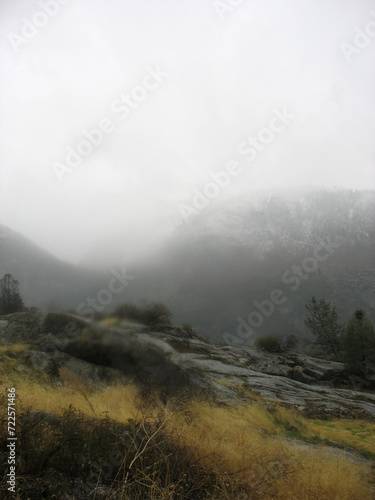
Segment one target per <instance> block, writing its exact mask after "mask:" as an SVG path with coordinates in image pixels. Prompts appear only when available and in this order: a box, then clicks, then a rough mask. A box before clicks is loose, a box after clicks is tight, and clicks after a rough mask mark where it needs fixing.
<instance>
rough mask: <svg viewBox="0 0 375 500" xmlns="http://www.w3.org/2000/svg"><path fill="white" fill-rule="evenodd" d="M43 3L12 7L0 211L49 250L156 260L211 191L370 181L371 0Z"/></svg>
mask: <svg viewBox="0 0 375 500" xmlns="http://www.w3.org/2000/svg"><path fill="white" fill-rule="evenodd" d="M47 4H48V2H46V1H43V0H41V1H39V2H36V1H32V2H30V1H26V0H25V1H21V0H12V1H11V2H10V1H9V2H2V5H1V21H0V29H1V32H2V40H1V57H2V61H3V64H2V67H1V73H2V74H1V76H2V78H1V81H2V83H1V90H2V92H1V107H2V113H1V118H0V119H1V130H2V139H3V140H2V147H1V152H0V160H1V164H2V173H1V200H2V201H1V221H2V223H3V224H4V225H6V226H8V227H10V228H12V229H14V230H15V231H18V232H20V233H22V234H23V235H25V236H26V237H28V238H30V239H31V240H32V241H34V242H35V243H37V244H38V245H40V246H41V247H42V248H44V249H46V250H48V251H49V252H50V253H52V254H53V255H55V256H57V257H59V258H61V259H63V260H66V261H68V262H70V263H75V264H78V263H81V264H82V263H83V264H84V263H85V256H86V255H87V254H93V253H94V252H95V251H97V254H98V255H97V259H96V265H99V266H102V267H103V268H104V267H105V266H106V265H107V264H108V260H110V259H111V258H112V254H113V246H114V244H115V242H117V243H116V244H118V246H119V248H122V249H123V250H122V259H123V261H126V262H133V261H134V260H137V259H141V258H142V259H143V260H144V259H146V260H147V259H151V257H153V256H154V255H155V254H156V252H157V251H159V250H160V249H161V248H163V245H165V244H166V243H167V242H168V238H170V236H171V235H172V234H173V231H174V230H175V228H176V226H179V225H180V224H184V223H186V222H188V223H189V224H190V223H191V221H192V220H194V217H196V216H197V213H196V207H195V205H194V199H195V197H196V196H197V191H199V192H200V193H204V190H205V189H206V190H207V192H208V193H211V194H214V196H212V197H211V198H210V199H209V210H210V211H213V212H215V211H220V210H221V209H222V208H223V207H224V208H225V207H228V206H231V204H233V200H238V199H248V198H249V197H252V196H253V193H254V192H258V191H263V192H264V191H268V192H278V191H280V190H285V189H289V190H290V189H294V190H296V189H297V190H298V189H300V188H302V187H305V188H306V187H307V188H309V189H311V188H325V189H338V188H347V189H357V190H360V189H374V187H375V178H374V142H373V137H374V132H375V130H374V129H375V124H374V120H373V116H374V111H375V97H374V92H373V89H374V76H375V66H374V65H373V61H374V56H375V40H374V38H375V37H374V23H375V3H374V2H373V1H348V0H345V1H343V0H337V1H335V0H332V1H330V2H326V1H323V0H321V1H315V2H312V1H310V0H301V1H299V2H294V1H292V0H287V1H284V2H278V1H276V0H269V1H260V0H252V1H251V2H250V1H248V2H247V1H243V2H229V1H227V2H215V1H206V2H198V1H195V2H192V1H187V0H186V1H185V0H182V1H180V2H178V3H176V2H171V1H167V0H162V1H160V2H151V0H143V1H141V2H137V3H134V2H130V1H125V2H124V1H119V0H114V1H111V2H105V1H104V0H79V1H75V2H68V1H67V2H52V3H51V5H52V7H51V6H50V7H48V6H46V5H47ZM232 4H233V5H232ZM234 4H237V5H236V6H234ZM48 5H49V4H48ZM48 9H49V10H48ZM363 30H366V31H363ZM366 32H367V33H368V35H366ZM359 33H362V35H361V34H359ZM361 37H362V38H361ZM280 117H281V118H280ZM283 117H284V118H283ZM272 127H274V130H273V128H272ZM265 129H267V130H265ZM254 141H255V142H254ZM228 165H229V170H230V172H229V171H228ZM231 169H232V170H231ZM223 171H225V172H226V173H227V174H226V177H225V176H224V177H223V176H222V184H223V187H221V186H219V188H209V187H208V188H207V185H208V184H210V183H212V182H213V176H215V175H216V176H217V175H219V176H220V174H219V173H220V172H223ZM228 172H229V173H228ZM233 172H236V173H233ZM228 176H229V177H228ZM228 179H229V181H228ZM216 185H217V182H216ZM210 189H211V191H210ZM186 206H187V207H190V209H193V211H192V212H190V213H189V217H188V219H189V220H188V221H187V218H186V217H185V214H186ZM184 207H185V208H184ZM198 212H199V214H200V213H201V210H200V209H199V210H198ZM198 216H199V215H198Z"/></svg>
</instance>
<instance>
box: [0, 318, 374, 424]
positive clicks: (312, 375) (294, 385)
mask: <svg viewBox="0 0 375 500" xmlns="http://www.w3.org/2000/svg"><path fill="white" fill-rule="evenodd" d="M74 321H76V322H77V329H75V330H74V329H73V330H72V329H71V323H72V322H74ZM66 324H70V330H69V331H70V332H71V331H74V332H75V333H74V334H71V333H70V334H69V335H66V332H64V329H65V328H66ZM46 325H47V326H48V328H47V327H46ZM12 339H13V341H14V342H16V341H17V342H19V341H20V340H22V341H24V342H29V343H30V345H31V346H32V348H31V350H30V351H28V352H27V353H26V354H25V356H26V358H27V359H28V362H29V363H30V364H31V365H32V366H33V367H34V368H35V369H36V370H37V371H41V370H42V371H43V370H44V369H45V370H46V371H48V372H53V371H54V370H58V369H59V368H61V367H63V366H65V367H66V368H68V369H69V370H70V371H72V372H74V373H76V374H79V375H81V376H84V377H87V378H88V379H90V380H94V381H98V380H100V379H103V380H106V379H107V380H109V379H114V378H116V377H119V378H120V377H123V376H125V377H129V376H130V377H133V378H135V379H137V380H138V381H139V382H141V383H143V384H145V385H146V386H147V385H149V384H150V383H156V384H159V385H160V386H163V387H167V388H172V389H173V388H174V389H178V390H179V391H180V392H181V391H182V392H183V391H189V390H191V389H194V390H198V391H204V392H205V393H209V394H210V395H211V396H212V397H213V398H215V399H216V400H217V401H220V402H223V403H233V402H236V401H239V400H240V399H241V397H242V395H243V393H244V391H243V390H244V389H246V391H247V394H249V393H250V394H251V393H254V394H255V395H256V394H259V395H260V396H262V397H263V398H265V399H266V400H268V401H269V402H270V403H277V404H285V405H291V406H293V407H294V408H296V409H297V410H299V411H302V412H304V413H305V414H306V415H309V416H313V417H316V418H329V417H331V418H332V417H363V418H370V419H372V418H375V394H373V393H371V392H365V391H364V390H363V388H362V389H361V390H356V391H354V390H349V389H345V388H342V387H343V386H344V384H345V382H346V383H348V380H347V376H346V375H345V370H344V368H345V367H344V365H343V364H342V363H337V362H332V361H326V360H322V359H317V358H313V357H310V356H306V355H302V354H297V353H288V354H273V353H265V352H263V351H258V350H256V349H253V348H250V347H239V346H219V345H213V344H209V343H207V342H205V341H204V340H202V339H199V338H198V337H197V336H196V335H194V334H187V333H186V332H184V331H183V330H181V329H180V328H177V327H171V326H168V327H161V328H158V329H157V330H152V329H150V328H149V327H147V326H145V325H141V324H139V323H132V322H127V321H122V322H121V323H119V325H118V326H104V325H100V324H97V323H86V322H85V321H84V320H82V318H76V317H75V316H69V315H66V314H64V315H60V316H58V315H55V316H49V317H47V319H46V318H44V319H43V318H41V317H40V315H35V323H33V322H32V318H31V317H30V316H26V317H22V316H20V322H19V328H18V326H17V321H16V320H15V319H12V321H10V322H9V324H8V325H6V326H5V328H4V331H3V334H2V337H1V340H2V342H3V343H10V342H11V341H12ZM54 339H55V340H54Z"/></svg>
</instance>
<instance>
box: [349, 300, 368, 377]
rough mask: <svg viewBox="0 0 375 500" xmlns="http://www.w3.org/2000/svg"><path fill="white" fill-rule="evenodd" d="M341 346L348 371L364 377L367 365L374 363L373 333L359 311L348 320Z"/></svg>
mask: <svg viewBox="0 0 375 500" xmlns="http://www.w3.org/2000/svg"><path fill="white" fill-rule="evenodd" d="M343 345H344V353H345V354H344V355H345V361H346V363H347V365H348V368H349V370H350V371H351V372H352V373H355V374H356V375H365V372H366V369H367V367H368V365H369V363H375V331H374V326H373V324H372V323H371V321H370V320H369V319H368V318H366V313H365V312H364V311H362V310H361V309H359V310H358V311H356V312H355V313H354V314H353V317H352V318H351V319H350V320H349V322H348V325H347V327H346V331H345V334H344V338H343Z"/></svg>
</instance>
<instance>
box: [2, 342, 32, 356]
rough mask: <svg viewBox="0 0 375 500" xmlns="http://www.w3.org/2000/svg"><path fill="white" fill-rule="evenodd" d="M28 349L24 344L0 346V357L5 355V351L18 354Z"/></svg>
mask: <svg viewBox="0 0 375 500" xmlns="http://www.w3.org/2000/svg"><path fill="white" fill-rule="evenodd" d="M28 348H29V347H28V346H27V345H25V344H21V343H20V344H9V345H2V346H0V355H2V354H5V353H6V352H7V351H8V352H12V353H13V354H20V353H21V352H23V351H26V349H28Z"/></svg>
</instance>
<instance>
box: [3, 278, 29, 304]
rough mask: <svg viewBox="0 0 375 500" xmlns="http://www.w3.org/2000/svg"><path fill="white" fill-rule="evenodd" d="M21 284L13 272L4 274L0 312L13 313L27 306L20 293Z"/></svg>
mask: <svg viewBox="0 0 375 500" xmlns="http://www.w3.org/2000/svg"><path fill="white" fill-rule="evenodd" d="M18 286H19V284H18V281H17V280H16V279H14V278H13V276H12V275H11V274H9V273H8V274H4V276H3V277H2V279H1V280H0V313H1V314H11V313H14V312H18V311H23V310H24V308H25V306H24V303H23V300H22V297H21V295H20V293H19V288H18Z"/></svg>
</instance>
